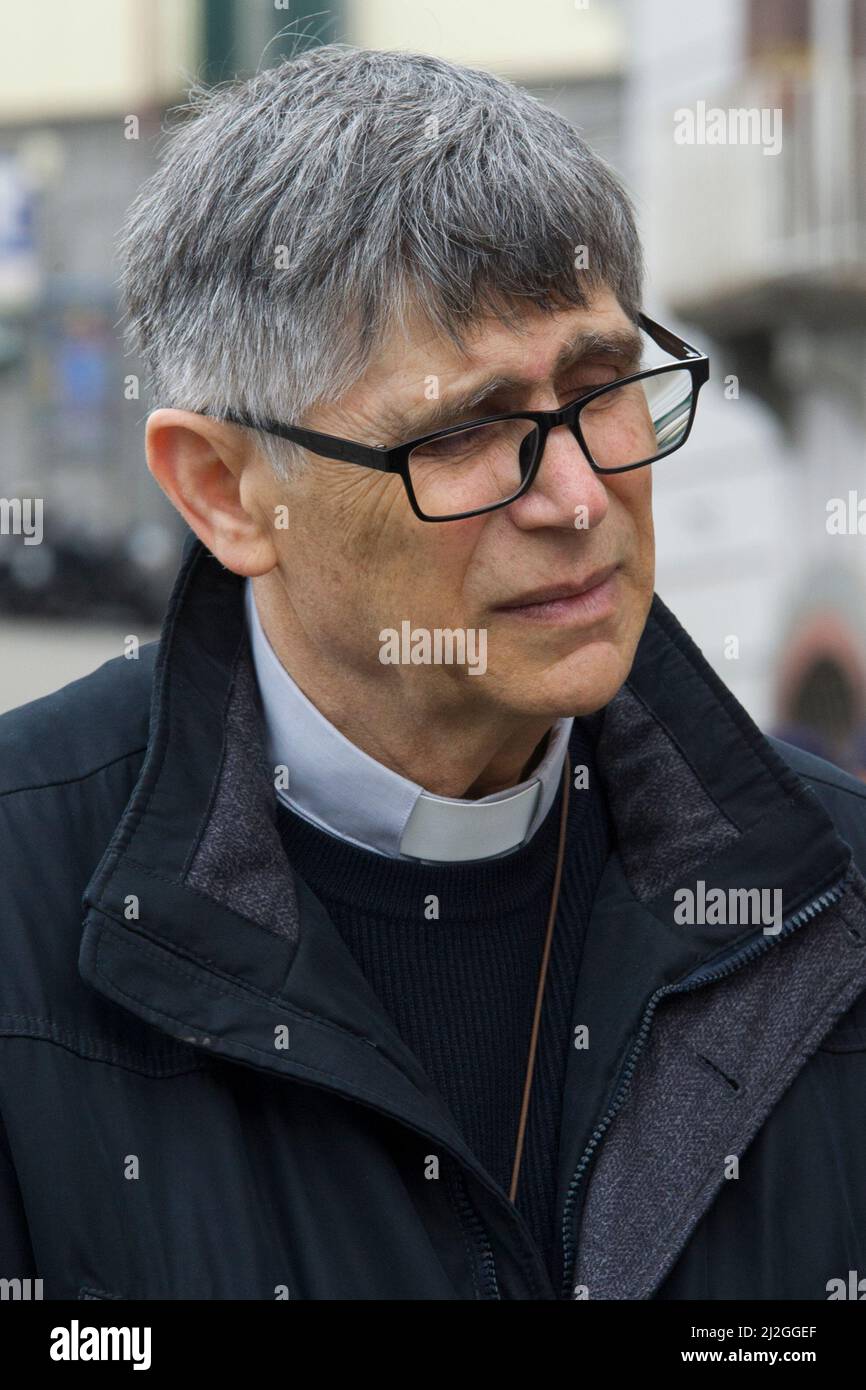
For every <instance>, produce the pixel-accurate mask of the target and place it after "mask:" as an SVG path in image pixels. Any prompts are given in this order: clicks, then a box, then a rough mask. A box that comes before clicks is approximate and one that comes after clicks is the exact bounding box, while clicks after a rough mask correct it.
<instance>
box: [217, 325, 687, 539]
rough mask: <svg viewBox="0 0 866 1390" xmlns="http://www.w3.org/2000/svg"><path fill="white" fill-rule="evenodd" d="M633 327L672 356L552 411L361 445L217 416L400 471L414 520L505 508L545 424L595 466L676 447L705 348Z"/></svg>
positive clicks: (526, 479) (531, 465) (523, 483)
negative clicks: (564, 433) (564, 430)
mask: <svg viewBox="0 0 866 1390" xmlns="http://www.w3.org/2000/svg"><path fill="white" fill-rule="evenodd" d="M638 323H639V325H640V327H641V328H643V329H644V331H645V332H646V333H648V334H649V336H650V337H651V338H652V339H653V341H654V342H655V343H657V344H658V346H659V347H661V348H663V349H664V350H665V351H666V352H669V353H670V354H671V355H672V356H673V357H676V358H677V359H678V360H677V362H673V363H668V364H665V365H664V366H661V367H649V368H647V369H646V370H645V371H640V372H635V373H634V374H633V375H631V376H626V377H619V378H617V380H615V381H612V382H609V383H608V384H607V385H605V386H598V387H592V388H590V389H589V390H587V391H583V392H582V393H581V394H580V395H579V396H577V397H575V399H574V400H572V401H570V402H569V403H568V404H567V405H564V406H562V407H561V408H560V409H559V410H519V411H510V412H507V413H506V414H501V415H488V416H485V417H484V418H483V419H480V420H472V421H467V422H466V423H464V424H459V425H449V426H448V427H447V429H442V430H435V431H434V432H433V433H432V434H424V435H420V436H419V437H418V438H417V439H410V440H408V442H407V443H405V444H395V445H393V446H392V447H390V448H389V447H387V446H385V445H384V444H361V443H359V442H358V441H356V440H353V439H340V438H339V437H338V436H336V435H331V434H321V433H320V432H319V431H318V430H309V429H303V428H302V427H301V426H300V425H283V424H280V423H279V422H278V421H275V420H265V421H256V420H254V419H252V418H250V417H249V416H245V415H240V414H237V413H235V412H228V413H226V414H225V415H223V417H222V418H223V419H224V420H226V421H227V422H229V423H231V424H235V425H245V426H247V427H249V428H252V429H257V430H263V431H264V432H265V433H266V434H276V435H279V436H280V437H281V438H283V439H288V440H291V441H292V442H293V443H295V444H300V445H301V446H302V447H303V448H305V449H309V451H310V452H311V453H313V454H317V455H319V456H321V457H322V458H327V459H337V460H339V461H340V462H341V463H357V464H360V465H361V466H362V467H364V468H375V469H377V470H379V471H380V472H382V473H399V475H400V477H401V478H402V479H403V484H404V486H405V488H406V493H407V495H408V498H409V502H410V505H411V507H412V510H413V511H414V513H415V515H416V516H417V517H418V518H419V520H421V521H462V520H465V519H466V518H467V517H471V516H479V515H480V514H481V513H482V512H492V511H495V510H496V509H497V508H498V507H507V506H508V505H509V504H510V503H511V502H515V501H516V500H517V498H518V497H522V496H523V494H524V493H525V492H527V491H528V490H529V488H530V487H531V486H532V484H533V482H534V481H535V477H536V475H537V473H538V470H539V467H540V466H541V460H542V458H543V456H544V446H545V444H546V443H547V436H548V434H549V433H550V431H551V430H552V429H556V428H557V427H558V426H560V425H567V426H568V428H569V429H570V430H571V432H572V434H573V435H574V437H575V439H576V440H577V442H578V444H579V445H580V447H581V449H582V450H583V453H584V455H585V457H586V459H587V462H588V463H589V465H590V467H591V468H592V469H593V471H594V472H596V473H601V474H607V473H627V472H630V471H631V470H632V469H634V468H645V467H646V466H647V465H648V464H651V463H655V462H656V460H657V459H660V458H665V457H666V456H667V455H668V454H672V453H674V452H675V450H677V449H679V448H681V447H682V445H683V444H685V442H686V440H687V439H688V437H689V434H690V432H691V428H692V423H693V421H694V418H695V409H696V407H697V402H698V392H699V391H700V389H701V387H702V386H703V385H704V383H705V382H706V381H707V380H708V378H709V374H710V360H709V357H708V356H707V355H706V354H705V353H702V352H700V351H699V350H698V349H697V348H694V347H692V346H691V345H690V344H689V343H686V342H684V341H683V339H682V338H679V337H678V336H677V335H676V333H672V332H671V331H670V329H667V328H663V327H662V326H661V324H658V323H654V322H653V320H652V319H650V318H647V316H646V315H645V314H639V315H638Z"/></svg>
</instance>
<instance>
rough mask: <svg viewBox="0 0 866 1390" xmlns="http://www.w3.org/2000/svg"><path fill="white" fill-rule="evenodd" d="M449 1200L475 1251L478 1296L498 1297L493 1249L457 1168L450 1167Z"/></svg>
mask: <svg viewBox="0 0 866 1390" xmlns="http://www.w3.org/2000/svg"><path fill="white" fill-rule="evenodd" d="M451 1200H452V1202H453V1204H454V1207H455V1209H456V1211H457V1215H458V1218H459V1220H460V1223H461V1225H462V1226H463V1229H464V1231H466V1232H467V1234H468V1237H469V1240H470V1242H471V1244H472V1247H473V1249H474V1251H475V1256H476V1259H477V1262H478V1270H479V1273H480V1276H481V1280H480V1286H479V1287H480V1290H481V1291H480V1293H479V1295H478V1296H479V1298H486V1299H498V1298H499V1297H500V1294H499V1284H498V1282H497V1279H496V1262H495V1260H494V1258H493V1249H492V1247H491V1245H490V1241H489V1240H488V1239H487V1232H486V1230H485V1229H484V1223H483V1222H482V1220H481V1218H480V1217H479V1215H478V1213H477V1211H476V1210H475V1208H474V1207H473V1205H472V1203H471V1201H470V1200H469V1194H468V1192H467V1191H466V1186H465V1183H464V1181H463V1174H462V1173H461V1172H460V1170H459V1168H457V1167H454V1168H452V1169H451Z"/></svg>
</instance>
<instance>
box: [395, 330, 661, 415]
mask: <svg viewBox="0 0 866 1390" xmlns="http://www.w3.org/2000/svg"><path fill="white" fill-rule="evenodd" d="M642 351H643V340H642V337H641V335H640V333H639V332H638V330H637V329H636V328H634V329H632V328H629V329H622V330H615V331H613V332H607V333H602V332H597V331H596V332H590V333H587V332H585V331H584V332H580V333H575V334H574V335H573V336H572V337H571V338H569V339H567V341H566V342H565V343H563V345H562V347H561V348H560V350H559V352H558V354H557V357H556V361H555V362H554V364H553V371H554V373H557V372H561V371H562V369H563V368H564V367H572V366H575V365H576V363H578V362H580V361H583V360H584V359H585V358H588V357H599V356H601V357H615V358H620V359H622V360H623V361H624V363H625V364H626V367H627V368H630V367H631V366H632V365H635V366H636V364H637V363H639V362H640V358H641V353H642ZM531 384H532V383H531V382H529V381H526V380H525V379H523V378H521V377H515V376H502V375H495V376H489V377H485V379H484V380H483V381H481V382H479V383H478V384H477V385H476V386H474V387H471V388H468V389H466V390H464V391H459V392H454V393H452V394H450V395H447V394H446V395H444V396H442V397H440V398H439V399H438V400H436V401H432V402H430V404H429V406H428V408H427V409H426V410H418V411H413V410H412V409H411V407H410V408H408V409H406V410H402V411H401V410H400V409H399V408H397V409H387V408H386V410H385V411H384V413H383V420H382V425H383V428H384V430H385V431H386V432H387V434H388V437H389V439H393V440H394V441H396V442H401V441H404V440H408V439H417V438H419V437H420V436H421V435H424V434H429V433H430V432H431V431H433V430H437V429H446V428H447V427H448V426H449V425H452V424H454V425H457V424H463V423H464V422H465V423H466V424H471V423H472V419H473V418H475V419H480V418H483V413H484V412H481V413H480V414H476V415H475V416H474V417H473V416H470V415H469V413H468V412H470V411H472V410H474V409H475V407H476V406H479V405H481V404H482V403H483V402H484V401H486V400H488V398H489V397H491V396H493V395H495V394H497V393H498V392H500V391H518V390H520V389H521V388H524V387H526V386H530V385H531Z"/></svg>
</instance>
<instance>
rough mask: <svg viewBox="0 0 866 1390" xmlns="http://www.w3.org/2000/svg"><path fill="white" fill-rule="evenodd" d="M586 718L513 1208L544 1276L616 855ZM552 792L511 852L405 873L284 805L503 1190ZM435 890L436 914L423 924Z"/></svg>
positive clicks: (574, 751) (301, 863) (552, 817)
mask: <svg viewBox="0 0 866 1390" xmlns="http://www.w3.org/2000/svg"><path fill="white" fill-rule="evenodd" d="M591 729H592V721H583V720H580V719H576V720H575V722H574V725H573V728H572V734H571V740H570V746H569V758H570V762H571V767H572V768H574V767H575V766H576V765H586V766H587V767H588V768H589V786H588V788H587V789H576V788H575V787H574V779H572V785H571V791H570V801H569V816H568V828H567V840H566V853H565V862H564V865H563V875H562V886H561V889H560V900H559V909H558V912H557V919H556V925H555V928H554V935H553V943H552V948H551V958H550V965H549V971H548V978H547V984H546V988H545V993H544V1005H543V1011H542V1021H541V1029H540V1035H539V1043H538V1053H537V1056H536V1064H535V1076H534V1080H533V1086H532V1094H531V1097H530V1109H529V1118H528V1123H527V1132H526V1139H525V1144H524V1151H523V1158H522V1161H521V1170H520V1182H519V1187H518V1193H517V1206H518V1209H519V1210H520V1211H521V1212H522V1213H523V1215H524V1216H525V1218H526V1220H527V1222H528V1224H529V1227H530V1229H531V1230H532V1232H533V1234H534V1236H535V1238H536V1240H537V1242H538V1244H539V1246H540V1248H541V1250H542V1252H543V1255H544V1257H545V1260H546V1262H547V1265H548V1267H550V1264H551V1259H552V1252H553V1244H554V1223H555V1217H556V1213H555V1209H554V1208H555V1198H556V1168H557V1157H558V1147H559V1125H560V1111H561V1103H562V1090H563V1082H564V1077H565V1067H566V1062H567V1058H568V1050H569V1048H570V1047H571V1046H572V1036H571V1030H572V1003H573V999H574V990H575V984H576V981H577V972H578V969H579V966H580V957H581V949H582V944H583V937H584V932H585V928H586V923H587V921H588V918H589V913H590V910H591V907H592V902H593V898H594V897H595V893H596V889H597V887H598V882H599V879H600V877H601V873H602V870H603V868H604V864H605V861H606V859H607V856H608V853H609V849H610V845H611V826H610V821H609V817H608V813H607V807H606V804H605V800H604V796H603V793H602V788H601V785H600V782H599V779H598V777H597V775H596V771H595V765H594V756H593V754H594V743H593V737H592V733H591ZM561 806H562V785H561V782H560V787H559V790H558V792H557V795H556V800H555V801H554V803H553V805H552V807H551V809H550V811H549V812H548V814H547V816H546V817H545V819H544V821H543V823H542V825H541V826H540V827H539V829H538V830H537V831H536V832H535V834H534V835H533V837H532V839H531V840H530V841H529V842H528V844H525V845H523V846H521V847H520V848H519V849H516V850H513V851H511V852H510V853H508V854H506V855H502V856H499V857H498V858H496V859H490V860H486V861H484V860H473V861H471V862H467V863H460V864H434V863H426V862H423V863H413V862H408V861H405V860H399V859H390V858H387V857H385V856H383V855H379V854H375V853H373V852H372V851H368V850H364V849H361V848H359V847H358V846H356V845H353V844H350V843H348V842H347V841H345V840H341V839H338V838H336V837H335V836H333V835H330V834H329V833H327V832H326V831H323V830H320V829H319V828H318V827H317V826H314V825H312V824H311V823H310V822H309V821H306V820H304V819H303V817H301V816H299V815H296V814H295V813H294V812H292V811H290V810H289V809H288V808H286V807H285V806H283V805H282V804H281V803H280V805H279V808H278V825H279V828H280V833H281V836H282V839H283V843H284V845H285V848H286V853H287V855H288V858H289V861H290V863H291V865H292V867H293V868H294V869H296V870H297V872H298V873H299V874H300V875H301V877H302V878H303V879H304V880H305V882H306V883H307V884H308V885H309V886H310V888H312V890H313V892H314V893H315V894H316V896H317V897H318V898H319V900H320V901H321V902H322V904H323V905H324V907H325V908H326V910H327V912H328V914H329V916H330V917H331V920H332V921H333V923H334V925H335V926H336V928H337V930H338V931H339V932H340V935H341V936H342V938H343V941H344V942H345V944H346V946H347V947H348V949H349V950H350V951H351V953H352V955H353V956H354V958H355V960H356V962H357V963H358V965H359V966H360V968H361V970H362V971H363V973H364V975H365V977H366V978H367V980H368V982H369V983H370V985H371V986H372V988H373V990H374V991H375V993H376V994H377V995H378V997H379V999H380V1000H381V1002H382V1004H383V1006H384V1008H385V1011H386V1012H387V1014H388V1015H389V1016H390V1018H391V1019H392V1021H393V1023H394V1024H395V1026H396V1029H397V1031H398V1033H399V1034H400V1036H401V1038H402V1039H403V1041H404V1042H405V1043H406V1045H407V1046H408V1047H409V1048H410V1049H411V1050H412V1052H414V1054H415V1055H416V1057H417V1058H418V1060H419V1062H420V1063H421V1065H422V1067H423V1069H424V1070H425V1071H426V1073H427V1075H428V1076H429V1077H430V1079H431V1081H432V1082H433V1083H434V1085H435V1086H436V1087H437V1088H438V1090H439V1091H440V1093H441V1095H442V1096H443V1098H444V1100H445V1101H446V1103H447V1105H448V1107H449V1108H450V1110H451V1113H452V1114H453V1116H454V1118H455V1120H456V1121H457V1125H458V1128H459V1129H460V1130H461V1132H462V1133H463V1135H464V1136H465V1138H466V1141H467V1143H468V1145H469V1147H470V1148H471V1149H472V1150H473V1152H474V1153H475V1154H476V1155H477V1157H478V1158H479V1159H480V1161H481V1163H482V1164H483V1165H484V1167H485V1168H486V1169H487V1171H488V1172H489V1173H490V1175H491V1176H492V1177H493V1178H494V1179H495V1180H496V1182H498V1183H499V1184H500V1185H501V1186H502V1187H503V1188H504V1190H505V1191H506V1193H507V1192H508V1190H509V1187H510V1181H511V1170H512V1165H513V1162H514V1150H515V1145H516V1141H517V1126H518V1120H519V1114H520V1105H521V1099H522V1094H523V1081H524V1076H525V1071H526V1064H527V1056H528V1049H529V1040H530V1033H531V1029H532V1018H533V1012H534V1008H535V994H536V989H537V985H538V973H539V970H540V967H541V955H542V950H543V946H544V935H545V930H546V927H547V917H548V912H549V910H550V897H551V893H552V890H553V879H554V871H555V864H556V850H557V844H558V838H559V818H560V812H561ZM431 895H433V896H435V898H436V899H438V913H439V915H438V919H434V920H428V917H427V916H426V915H425V909H427V908H428V904H429V902H430V898H431Z"/></svg>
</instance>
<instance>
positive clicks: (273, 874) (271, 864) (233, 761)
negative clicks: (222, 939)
mask: <svg viewBox="0 0 866 1390" xmlns="http://www.w3.org/2000/svg"><path fill="white" fill-rule="evenodd" d="M225 730H226V733H225V750H224V756H223V762H222V767H221V769H220V775H219V779H218V782H217V787H216V793H215V795H214V798H213V801H212V803H211V807H210V811H209V816H208V820H207V824H206V825H205V828H204V833H203V835H202V837H201V840H200V841H199V844H198V847H197V849H196V852H195V855H194V856H193V860H192V863H191V865H190V868H189V871H188V873H187V875H186V881H187V883H189V884H190V886H191V887H193V888H197V889H199V890H200V891H202V892H204V893H207V894H208V896H209V897H211V898H214V899H215V900H216V901H217V902H220V903H224V904H225V905H226V906H228V907H230V908H231V909H232V910H233V911H234V912H239V913H241V914H242V915H243V916H245V917H248V918H250V920H251V921H253V922H257V923H258V925H259V926H261V927H265V928H267V930H268V931H273V932H277V933H278V934H279V935H280V936H285V937H287V938H288V939H289V940H290V941H296V940H297V939H298V930H299V928H298V904H297V898H296V894H295V882H294V878H293V877H292V873H291V870H290V868H289V865H288V863H287V861H286V853H285V850H284V849H283V845H282V842H281V840H280V836H279V833H278V831H277V827H276V822H275V818H274V807H275V804H276V792H275V790H274V781H273V770H272V769H271V768H270V767H269V766H268V758H267V753H266V751H265V746H264V721H263V718H262V710H261V701H260V697H259V692H258V684H257V682H256V676H255V670H254V667H253V663H252V654H251V652H250V647H249V640H248V638H247V637H246V635H245V636H244V640H243V642H242V643H241V649H240V651H239V653H238V661H237V665H236V668H235V677H234V681H233V683H232V688H231V691H230V694H229V698H228V708H227V710H226V723H225Z"/></svg>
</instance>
